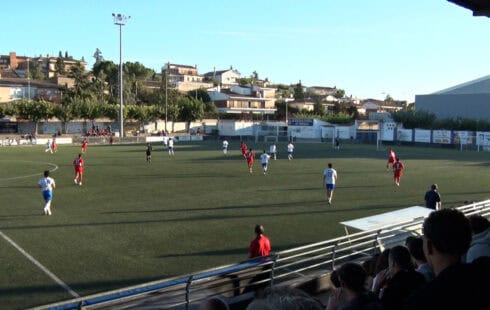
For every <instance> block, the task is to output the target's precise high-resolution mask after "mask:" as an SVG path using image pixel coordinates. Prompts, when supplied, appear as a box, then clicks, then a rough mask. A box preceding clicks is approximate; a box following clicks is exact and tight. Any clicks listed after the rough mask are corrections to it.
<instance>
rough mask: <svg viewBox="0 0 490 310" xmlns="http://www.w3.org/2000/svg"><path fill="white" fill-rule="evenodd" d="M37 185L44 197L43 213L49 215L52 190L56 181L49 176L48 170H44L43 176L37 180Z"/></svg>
mask: <svg viewBox="0 0 490 310" xmlns="http://www.w3.org/2000/svg"><path fill="white" fill-rule="evenodd" d="M37 185H38V186H39V187H40V188H41V192H42V194H43V198H44V209H43V212H44V215H51V201H52V200H53V190H54V189H55V188H56V183H55V182H54V179H53V178H51V177H50V176H49V170H46V171H44V177H43V178H41V179H40V180H39V181H38V182H37Z"/></svg>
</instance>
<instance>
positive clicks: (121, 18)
mask: <svg viewBox="0 0 490 310" xmlns="http://www.w3.org/2000/svg"><path fill="white" fill-rule="evenodd" d="M112 16H113V17H114V24H115V25H118V26H119V136H120V137H121V138H123V137H124V119H123V118H124V114H123V65H122V26H124V25H126V21H127V20H128V19H130V18H131V16H126V15H123V14H119V13H118V14H115V13H112Z"/></svg>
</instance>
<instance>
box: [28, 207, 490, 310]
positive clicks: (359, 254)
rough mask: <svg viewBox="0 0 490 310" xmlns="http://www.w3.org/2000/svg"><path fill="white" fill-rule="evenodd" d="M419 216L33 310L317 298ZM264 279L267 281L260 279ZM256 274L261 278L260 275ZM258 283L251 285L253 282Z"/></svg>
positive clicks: (414, 227)
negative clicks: (267, 294)
mask: <svg viewBox="0 0 490 310" xmlns="http://www.w3.org/2000/svg"><path fill="white" fill-rule="evenodd" d="M457 209H458V210H459V211H461V212H463V213H464V214H465V216H470V215H472V214H480V215H482V216H484V217H486V218H489V217H490V200H486V201H482V202H477V203H472V204H469V205H465V206H462V207H458V208H457ZM423 221H424V219H423V218H416V219H413V218H411V219H410V220H408V221H403V220H401V221H400V222H399V223H396V224H391V225H387V226H384V227H378V228H376V229H374V230H368V231H361V232H358V233H353V234H349V235H346V236H342V237H339V238H335V239H331V240H327V241H323V242H318V243H314V244H308V245H305V246H302V247H297V248H293V249H289V250H284V251H280V252H276V253H273V254H272V255H269V256H268V257H261V258H256V259H252V260H247V261H245V262H241V263H237V264H232V265H227V266H222V267H218V268H214V269H210V270H205V271H202V272H200V273H196V274H191V275H185V276H181V277H175V278H171V279H164V280H160V281H154V282H150V283H144V284H141V285H137V286H132V287H127V288H123V289H119V290H114V291H110V292H104V293H100V294H95V295H90V296H84V297H80V298H76V299H71V300H68V301H64V302H58V303H54V304H49V305H44V306H40V307H36V309H81V308H83V309H122V308H124V309H155V308H158V309H197V307H198V305H199V303H201V302H202V301H204V300H206V299H207V298H209V297H212V296H219V297H220V298H222V299H223V300H225V301H226V302H227V303H228V304H229V306H230V309H245V307H246V305H247V304H248V303H250V301H251V300H252V299H253V298H255V296H257V295H260V292H261V290H262V289H263V288H265V287H277V286H287V287H295V288H299V289H302V290H304V291H306V292H308V293H309V294H312V295H318V294H321V293H325V292H327V294H328V291H329V290H330V289H331V287H332V284H331V282H330V273H331V272H332V271H333V270H335V269H336V268H337V267H339V266H341V265H342V264H344V263H347V262H359V263H360V262H362V261H364V260H366V259H368V258H370V257H371V256H372V255H375V254H377V253H379V252H380V251H381V249H382V248H385V247H387V248H390V247H393V246H396V245H400V244H403V242H404V241H405V239H406V237H407V236H410V235H420V234H421V229H422V224H423ZM264 274H265V275H267V276H266V277H264V276H260V275H264ZM258 276H259V277H258ZM257 278H260V279H261V280H259V281H257V282H253V279H257Z"/></svg>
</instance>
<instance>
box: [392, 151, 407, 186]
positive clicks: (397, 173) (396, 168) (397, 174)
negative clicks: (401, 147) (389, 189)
mask: <svg viewBox="0 0 490 310" xmlns="http://www.w3.org/2000/svg"><path fill="white" fill-rule="evenodd" d="M403 169H405V165H404V164H403V163H402V162H401V161H400V158H398V157H397V158H396V161H395V163H394V164H393V179H394V180H395V185H396V186H400V179H401V177H402V174H403Z"/></svg>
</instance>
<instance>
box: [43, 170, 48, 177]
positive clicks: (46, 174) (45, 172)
mask: <svg viewBox="0 0 490 310" xmlns="http://www.w3.org/2000/svg"><path fill="white" fill-rule="evenodd" d="M44 177H45V178H47V177H49V170H45V171H44Z"/></svg>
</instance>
